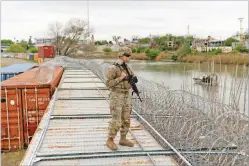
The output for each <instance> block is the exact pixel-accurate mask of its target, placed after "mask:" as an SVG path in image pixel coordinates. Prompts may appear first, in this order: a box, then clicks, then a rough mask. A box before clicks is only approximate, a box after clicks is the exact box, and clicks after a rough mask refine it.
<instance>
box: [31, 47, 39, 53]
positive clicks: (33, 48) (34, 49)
mask: <svg viewBox="0 0 249 166" xmlns="http://www.w3.org/2000/svg"><path fill="white" fill-rule="evenodd" d="M29 52H31V53H38V49H37V48H36V47H32V48H30V49H29Z"/></svg>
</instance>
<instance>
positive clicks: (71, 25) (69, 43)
mask: <svg viewBox="0 0 249 166" xmlns="http://www.w3.org/2000/svg"><path fill="white" fill-rule="evenodd" d="M91 31H92V30H88V29H87V23H86V22H85V21H83V20H80V19H71V20H69V21H68V22H67V23H66V24H65V25H64V26H63V24H61V23H59V22H56V23H54V24H52V25H50V26H49V35H50V36H51V37H52V38H53V40H54V42H53V44H54V46H55V50H56V53H57V54H58V55H63V56H69V55H70V54H72V53H74V52H75V51H76V50H77V48H78V44H79V42H80V39H81V37H83V38H86V37H87V36H89V34H90V32H91ZM84 48H85V47H84Z"/></svg>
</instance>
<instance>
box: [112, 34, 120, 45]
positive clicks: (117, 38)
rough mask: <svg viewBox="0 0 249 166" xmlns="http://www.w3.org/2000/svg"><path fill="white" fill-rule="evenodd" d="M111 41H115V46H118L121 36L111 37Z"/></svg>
mask: <svg viewBox="0 0 249 166" xmlns="http://www.w3.org/2000/svg"><path fill="white" fill-rule="evenodd" d="M112 39H113V41H115V43H116V44H118V41H119V40H120V39H121V36H113V37H112Z"/></svg>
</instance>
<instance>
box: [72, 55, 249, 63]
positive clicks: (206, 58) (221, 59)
mask: <svg viewBox="0 0 249 166" xmlns="http://www.w3.org/2000/svg"><path fill="white" fill-rule="evenodd" d="M172 55H173V53H170V52H161V53H160V54H159V55H158V56H157V57H156V58H155V61H163V60H171V57H172ZM72 57H74V58H79V59H80V58H86V59H93V58H103V59H116V58H118V53H117V52H108V53H107V52H106V53H103V52H91V53H89V55H88V56H85V55H83V54H82V55H77V56H76V55H74V56H72ZM131 59H133V60H150V58H149V57H147V56H146V54H145V53H132V56H131ZM210 61H214V63H216V64H220V63H221V64H239V65H244V64H245V65H248V54H238V53H222V54H219V55H208V54H206V53H198V54H197V55H187V56H185V57H183V58H182V62H187V63H194V62H200V63H202V62H210Z"/></svg>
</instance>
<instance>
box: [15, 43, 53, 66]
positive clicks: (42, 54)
mask: <svg viewBox="0 0 249 166" xmlns="http://www.w3.org/2000/svg"><path fill="white" fill-rule="evenodd" d="M14 57H15V58H17V59H27V60H33V61H36V62H38V61H42V62H43V61H44V60H43V59H45V58H54V46H40V47H38V53H34V54H33V53H15V55H14ZM39 58H41V59H42V60H41V59H40V60H39Z"/></svg>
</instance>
